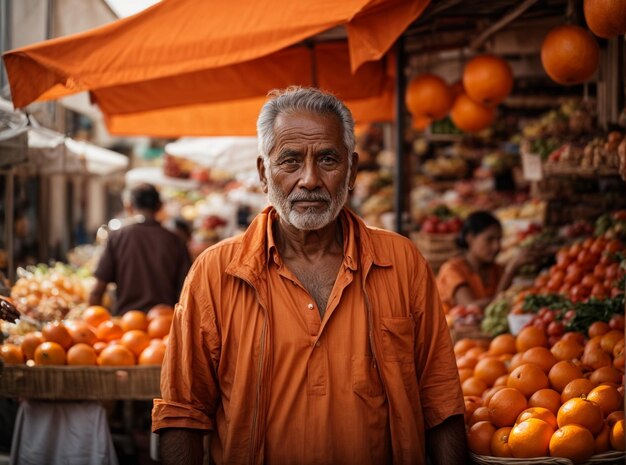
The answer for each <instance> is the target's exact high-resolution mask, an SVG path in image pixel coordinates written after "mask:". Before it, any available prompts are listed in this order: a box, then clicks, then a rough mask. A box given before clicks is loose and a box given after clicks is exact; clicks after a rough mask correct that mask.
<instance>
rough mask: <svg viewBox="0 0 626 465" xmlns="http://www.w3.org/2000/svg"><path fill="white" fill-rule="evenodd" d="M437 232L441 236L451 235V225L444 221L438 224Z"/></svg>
mask: <svg viewBox="0 0 626 465" xmlns="http://www.w3.org/2000/svg"><path fill="white" fill-rule="evenodd" d="M437 232H438V233H439V234H448V233H450V232H452V231H451V229H450V225H449V224H448V223H446V222H443V221H442V222H440V223H439V224H437Z"/></svg>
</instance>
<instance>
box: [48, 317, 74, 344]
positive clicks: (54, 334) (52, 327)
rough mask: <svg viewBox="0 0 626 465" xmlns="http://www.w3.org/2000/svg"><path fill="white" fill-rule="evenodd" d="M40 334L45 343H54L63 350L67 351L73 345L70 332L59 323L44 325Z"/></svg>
mask: <svg viewBox="0 0 626 465" xmlns="http://www.w3.org/2000/svg"><path fill="white" fill-rule="evenodd" d="M41 334H42V336H43V338H44V339H45V340H46V341H50V342H56V343H57V344H59V345H60V346H61V347H63V349H65V350H67V349H69V348H70V347H71V346H72V344H73V343H74V342H73V341H72V336H71V335H70V332H69V331H68V330H67V328H66V327H65V325H64V324H63V323H61V322H59V321H54V322H52V323H47V324H46V325H44V327H43V329H42V330H41Z"/></svg>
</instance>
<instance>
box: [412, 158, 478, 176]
mask: <svg viewBox="0 0 626 465" xmlns="http://www.w3.org/2000/svg"><path fill="white" fill-rule="evenodd" d="M467 170H468V166H467V162H466V161H465V160H464V159H462V158H459V157H438V158H434V159H432V160H428V161H426V162H424V165H423V167H422V172H423V173H424V174H425V175H426V176H429V177H431V178H433V179H461V178H463V177H464V176H465V175H466V174H467Z"/></svg>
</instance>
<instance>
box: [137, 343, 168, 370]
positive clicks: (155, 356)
mask: <svg viewBox="0 0 626 465" xmlns="http://www.w3.org/2000/svg"><path fill="white" fill-rule="evenodd" d="M164 357H165V344H164V343H160V344H150V345H149V346H148V347H146V348H145V349H144V350H143V352H141V354H140V355H139V365H161V364H162V363H163V358H164Z"/></svg>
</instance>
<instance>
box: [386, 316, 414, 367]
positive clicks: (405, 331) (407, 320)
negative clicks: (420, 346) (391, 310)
mask: <svg viewBox="0 0 626 465" xmlns="http://www.w3.org/2000/svg"><path fill="white" fill-rule="evenodd" d="M380 329H381V335H382V337H381V339H382V345H383V358H384V360H385V361H387V362H401V363H413V361H414V360H415V320H414V319H413V317H400V318H388V317H381V318H380Z"/></svg>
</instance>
